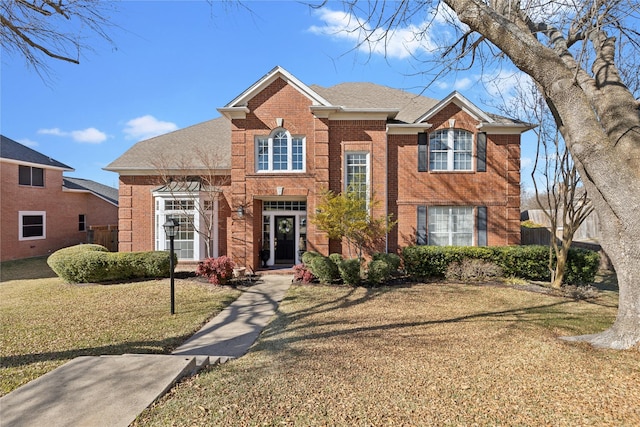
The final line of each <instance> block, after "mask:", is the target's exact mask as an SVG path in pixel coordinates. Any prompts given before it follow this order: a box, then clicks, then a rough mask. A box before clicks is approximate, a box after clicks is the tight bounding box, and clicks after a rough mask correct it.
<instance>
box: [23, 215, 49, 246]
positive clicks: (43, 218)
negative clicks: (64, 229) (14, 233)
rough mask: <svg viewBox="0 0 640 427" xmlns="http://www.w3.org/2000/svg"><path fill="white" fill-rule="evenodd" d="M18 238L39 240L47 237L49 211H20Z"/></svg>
mask: <svg viewBox="0 0 640 427" xmlns="http://www.w3.org/2000/svg"><path fill="white" fill-rule="evenodd" d="M18 232H19V238H18V240H38V239H45V238H46V237H47V213H46V212H44V211H20V212H18Z"/></svg>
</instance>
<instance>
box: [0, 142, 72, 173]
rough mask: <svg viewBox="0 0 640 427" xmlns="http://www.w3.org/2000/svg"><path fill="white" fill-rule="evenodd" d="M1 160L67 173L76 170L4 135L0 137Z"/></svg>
mask: <svg viewBox="0 0 640 427" xmlns="http://www.w3.org/2000/svg"><path fill="white" fill-rule="evenodd" d="M0 158H2V159H5V160H9V161H12V163H24V164H29V165H38V166H42V167H46V168H51V169H62V170H65V171H73V170H74V169H73V168H72V167H71V166H67V165H65V164H64V163H62V162H59V161H57V160H55V159H52V158H51V157H49V156H46V155H44V154H42V153H40V152H38V151H36V150H33V149H31V148H29V147H27V146H26V145H22V144H20V143H19V142H16V141H14V140H13V139H11V138H7V137H6V136H4V135H0Z"/></svg>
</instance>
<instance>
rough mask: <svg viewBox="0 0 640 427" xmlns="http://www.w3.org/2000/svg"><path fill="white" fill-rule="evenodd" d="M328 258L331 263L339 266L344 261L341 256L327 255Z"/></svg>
mask: <svg viewBox="0 0 640 427" xmlns="http://www.w3.org/2000/svg"><path fill="white" fill-rule="evenodd" d="M329 258H331V261H333V262H334V264H335V265H340V263H341V262H342V261H343V260H344V258H343V257H342V255H341V254H329Z"/></svg>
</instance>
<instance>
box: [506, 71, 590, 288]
mask: <svg viewBox="0 0 640 427" xmlns="http://www.w3.org/2000/svg"><path fill="white" fill-rule="evenodd" d="M501 98H502V104H500V105H496V107H497V108H498V109H500V110H501V111H502V112H503V113H505V114H512V115H516V116H518V117H519V118H521V119H522V120H525V121H527V122H529V123H536V124H537V125H538V126H536V127H535V128H534V129H533V132H534V133H535V134H536V140H537V150H536V157H535V161H534V163H533V169H532V171H531V179H532V182H533V186H534V195H533V198H534V199H535V203H536V205H537V207H538V208H539V209H541V210H542V212H543V213H544V215H545V216H546V218H547V221H548V223H549V225H550V229H551V232H552V234H551V239H550V240H549V270H550V272H551V287H553V288H556V289H558V288H560V287H561V286H562V281H563V279H564V273H565V271H564V270H565V267H566V263H567V256H568V254H569V248H571V244H572V243H573V237H574V235H575V233H576V231H577V230H578V228H579V227H580V225H581V224H582V223H583V222H584V221H585V220H586V219H587V217H588V216H589V215H590V214H591V213H592V212H593V205H592V204H591V201H590V200H589V198H588V196H587V192H586V191H585V189H584V186H583V184H582V180H581V179H580V174H579V173H578V170H577V168H576V165H575V163H574V162H573V159H572V158H571V154H570V153H569V150H568V149H567V146H566V144H564V140H563V139H562V136H561V135H560V132H559V131H558V128H557V127H556V123H555V120H554V119H553V116H552V115H551V112H550V111H549V108H548V107H547V104H546V103H545V100H544V98H543V97H542V95H541V94H540V92H539V91H538V88H537V87H536V85H535V84H533V82H531V81H530V79H527V78H524V79H517V83H516V84H515V85H514V87H513V96H511V97H508V96H507V97H505V96H502V97H501ZM558 229H561V230H562V235H561V236H560V238H559V239H558V236H557V230H558Z"/></svg>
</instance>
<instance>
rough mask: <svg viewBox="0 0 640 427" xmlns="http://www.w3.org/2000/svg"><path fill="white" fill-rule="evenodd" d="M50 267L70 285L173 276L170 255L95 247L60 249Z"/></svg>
mask: <svg viewBox="0 0 640 427" xmlns="http://www.w3.org/2000/svg"><path fill="white" fill-rule="evenodd" d="M47 264H49V267H51V269H52V270H53V271H54V272H55V273H56V274H57V275H58V276H60V277H61V278H63V279H64V280H66V281H67V282H69V283H94V282H108V281H112V280H127V279H138V278H145V277H168V276H169V274H170V272H171V271H170V270H171V269H170V259H169V253H168V252H163V251H153V252H109V251H108V249H107V248H105V247H104V246H100V245H93V244H89V245H77V246H70V247H68V248H64V249H60V250H58V251H56V252H54V253H53V254H51V256H49V258H48V259H47Z"/></svg>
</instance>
